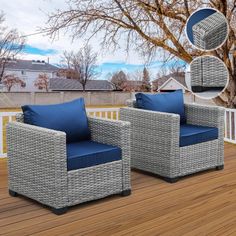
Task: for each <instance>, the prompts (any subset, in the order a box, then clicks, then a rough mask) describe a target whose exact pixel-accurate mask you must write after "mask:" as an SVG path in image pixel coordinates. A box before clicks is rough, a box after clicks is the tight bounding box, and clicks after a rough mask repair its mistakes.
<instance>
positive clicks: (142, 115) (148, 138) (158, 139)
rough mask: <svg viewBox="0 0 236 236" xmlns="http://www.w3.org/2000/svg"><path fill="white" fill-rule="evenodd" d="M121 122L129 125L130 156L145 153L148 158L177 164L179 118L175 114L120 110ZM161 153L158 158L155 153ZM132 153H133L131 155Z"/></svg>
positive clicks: (131, 109)
mask: <svg viewBox="0 0 236 236" xmlns="http://www.w3.org/2000/svg"><path fill="white" fill-rule="evenodd" d="M120 117H121V120H125V121H129V122H130V123H131V130H132V138H131V140H132V141H131V147H132V148H131V150H132V155H133V154H134V155H136V153H138V152H140V151H141V150H142V152H144V151H145V152H146V153H147V156H149V158H159V159H162V158H163V159H165V161H163V163H164V162H165V163H166V162H168V161H166V160H167V159H169V160H170V165H172V164H173V165H176V162H179V158H176V156H177V157H178V153H179V129H180V116H179V115H176V114H170V113H164V112H156V111H149V110H142V109H136V108H121V110H120ZM160 150H161V153H162V155H161V156H158V155H157V153H160ZM133 152H134V153H133Z"/></svg>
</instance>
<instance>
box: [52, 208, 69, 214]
mask: <svg viewBox="0 0 236 236" xmlns="http://www.w3.org/2000/svg"><path fill="white" fill-rule="evenodd" d="M67 210H68V207H62V208H52V212H53V213H54V214H56V215H62V214H65V213H66V212H67Z"/></svg>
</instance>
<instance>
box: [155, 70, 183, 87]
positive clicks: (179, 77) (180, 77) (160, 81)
mask: <svg viewBox="0 0 236 236" xmlns="http://www.w3.org/2000/svg"><path fill="white" fill-rule="evenodd" d="M170 78H174V79H175V80H176V81H178V82H179V83H181V84H182V85H183V86H184V87H187V85H186V83H185V73H184V72H180V73H171V74H169V75H165V76H163V77H161V78H159V79H156V80H154V81H153V82H154V83H157V84H158V87H161V86H162V85H163V84H164V83H165V82H166V81H167V80H168V79H170Z"/></svg>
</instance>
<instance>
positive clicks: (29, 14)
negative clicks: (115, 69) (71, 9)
mask: <svg viewBox="0 0 236 236" xmlns="http://www.w3.org/2000/svg"><path fill="white" fill-rule="evenodd" d="M65 2H66V1H65V0H37V1H35V0H24V1H19V0H18V1H17V0H14V1H10V0H1V9H2V10H3V12H4V13H5V14H6V24H7V25H8V26H9V27H11V28H17V29H18V30H19V31H20V32H21V33H22V34H24V35H28V34H32V33H34V32H36V31H37V29H38V28H39V27H42V26H45V23H46V21H47V14H46V13H48V12H52V11H53V10H55V9H57V8H60V9H63V8H65ZM17 3H18V4H17ZM98 38H99V36H98V37H96V38H94V39H92V40H91V45H92V46H93V48H94V49H96V50H97V49H99V48H100V45H99V43H98V40H97V39H98ZM27 44H29V45H31V46H33V47H38V48H41V49H54V50H56V51H58V54H56V55H46V56H40V55H29V54H28V55H23V56H24V58H29V59H37V58H39V59H42V58H44V60H45V57H48V56H50V60H51V62H53V63H55V62H56V63H57V62H58V60H60V55H59V54H61V53H62V52H63V51H64V50H76V49H79V48H80V47H82V46H83V44H84V40H83V39H78V40H75V41H74V42H73V43H72V42H71V39H70V37H69V35H63V34H61V35H60V38H59V39H58V40H55V41H53V42H52V40H51V39H50V38H49V37H47V36H44V35H33V36H30V37H28V39H27ZM124 47H125V46H124ZM36 57H37V58H36ZM113 61H126V62H127V63H132V64H140V63H143V61H142V59H141V58H140V57H138V55H137V54H136V53H135V51H132V52H130V54H129V56H128V57H127V55H126V53H125V52H124V50H123V49H119V50H116V51H115V52H104V51H103V52H101V51H99V63H103V62H113Z"/></svg>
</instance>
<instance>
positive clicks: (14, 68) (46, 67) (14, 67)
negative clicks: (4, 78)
mask: <svg viewBox="0 0 236 236" xmlns="http://www.w3.org/2000/svg"><path fill="white" fill-rule="evenodd" d="M57 70H58V67H56V66H54V65H51V64H49V63H47V62H45V61H40V60H37V61H35V60H17V59H9V60H8V62H7V64H6V68H5V71H4V74H5V75H10V74H13V75H15V76H16V77H18V78H19V79H21V80H22V81H24V82H25V87H24V88H22V87H20V86H17V85H16V86H13V87H12V89H11V91H12V92H33V91H40V90H39V89H38V88H37V87H35V85H34V83H35V80H36V79H37V78H38V76H39V75H40V74H46V75H47V77H48V78H49V79H50V78H53V77H55V76H56V72H57ZM3 91H6V88H4V87H3Z"/></svg>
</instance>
